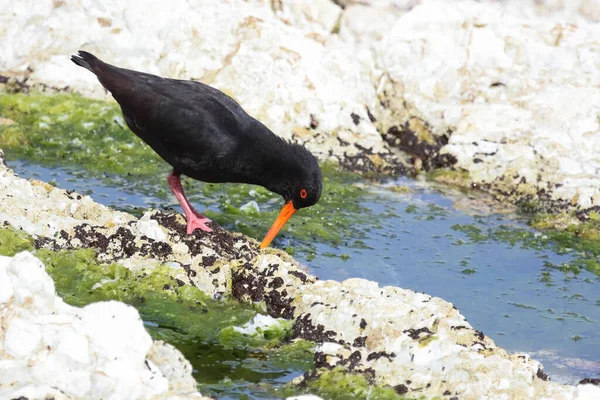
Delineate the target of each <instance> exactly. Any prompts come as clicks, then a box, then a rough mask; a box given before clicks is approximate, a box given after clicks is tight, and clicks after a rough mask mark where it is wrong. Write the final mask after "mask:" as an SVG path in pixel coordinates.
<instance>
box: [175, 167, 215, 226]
mask: <svg viewBox="0 0 600 400" xmlns="http://www.w3.org/2000/svg"><path fill="white" fill-rule="evenodd" d="M179 175H180V174H179V173H177V172H175V170H173V171H172V172H171V173H170V174H169V177H168V178H167V182H169V187H170V188H171V191H172V192H173V194H174V195H175V197H177V201H178V202H179V205H181V208H183V212H185V218H186V219H187V234H188V235H189V234H191V233H192V232H194V231H195V230H196V229H200V230H201V231H204V232H212V229H211V228H209V227H208V226H207V225H206V223H207V222H211V220H210V219H208V218H206V217H205V216H204V215H201V214H200V213H198V212H197V211H196V210H194V208H193V207H192V206H191V204H190V203H189V201H188V199H187V198H186V197H185V193H184V192H183V187H182V186H181V179H179Z"/></svg>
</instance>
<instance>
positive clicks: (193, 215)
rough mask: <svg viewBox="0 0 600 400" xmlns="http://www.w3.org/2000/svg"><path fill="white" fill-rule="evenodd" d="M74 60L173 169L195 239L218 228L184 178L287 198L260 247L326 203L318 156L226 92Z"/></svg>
mask: <svg viewBox="0 0 600 400" xmlns="http://www.w3.org/2000/svg"><path fill="white" fill-rule="evenodd" d="M71 61H73V62H74V63H75V64H77V65H79V66H81V67H83V68H86V69H88V70H89V71H91V72H93V73H94V74H95V75H96V77H97V78H98V80H99V81H100V83H101V84H102V86H104V87H105V88H106V89H107V90H108V91H109V92H110V93H111V94H112V96H113V97H114V98H115V100H116V101H117V103H119V105H120V106H121V111H122V112H123V117H124V118H125V121H126V123H127V126H128V127H129V129H131V130H132V131H133V133H135V134H136V135H137V136H139V137H140V138H141V139H142V140H143V141H144V142H146V143H147V144H148V145H149V146H150V147H151V148H152V149H153V150H154V151H156V153H158V155H159V156H160V157H162V158H163V159H164V160H165V161H166V162H167V163H169V164H170V165H171V166H172V167H173V170H172V172H171V173H170V175H169V177H168V178H167V182H168V183H169V186H170V188H171V190H172V191H173V194H175V197H177V200H178V201H179V204H180V205H181V207H182V208H183V211H184V212H185V215H186V218H187V233H188V234H191V233H192V232H193V231H194V230H195V229H200V230H203V231H206V232H211V231H212V229H211V228H210V227H209V226H208V223H209V222H211V220H209V219H208V218H206V217H205V216H203V215H201V214H199V213H198V212H196V210H194V208H193V207H192V206H191V205H190V203H189V202H188V200H187V198H186V197H185V194H184V192H183V187H182V186H181V180H180V175H182V174H183V175H186V176H188V177H190V178H193V179H197V180H199V181H203V182H212V183H222V182H236V183H250V184H255V185H261V186H264V187H265V188H267V189H268V190H270V191H272V192H275V193H278V194H280V195H281V196H283V199H284V202H285V205H284V206H283V208H282V210H281V212H280V213H279V216H278V217H277V219H276V220H275V222H274V223H273V225H272V226H271V229H269V231H268V233H267V234H266V236H265V238H264V239H263V241H262V243H261V245H260V247H261V248H265V247H267V246H268V245H269V244H270V243H271V241H272V240H273V238H274V237H275V236H276V235H277V232H279V230H280V229H281V227H282V226H283V225H284V224H285V223H286V222H287V220H288V219H289V218H290V217H291V216H292V214H294V212H296V211H297V210H299V209H300V208H304V207H310V206H312V205H314V204H315V203H316V202H317V201H319V198H320V197H321V188H322V178H321V169H320V168H319V164H318V162H317V159H316V158H315V156H314V155H313V154H311V153H310V152H309V151H308V150H307V149H306V148H305V147H304V146H301V145H298V144H293V143H290V142H287V141H286V140H284V139H282V138H280V137H279V136H277V135H275V134H274V133H273V132H271V131H270V130H269V129H268V128H267V127H266V126H264V125H263V124H261V123H260V122H259V121H257V120H256V119H254V118H252V117H251V116H250V115H248V114H247V113H246V111H244V109H243V108H242V107H241V106H240V105H239V104H238V103H237V102H236V101H235V100H233V99H232V98H231V97H229V96H227V95H226V94H225V93H223V92H221V91H219V90H217V89H215V88H213V87H210V86H208V85H205V84H203V83H200V82H195V81H185V80H177V79H167V78H161V77H159V76H155V75H151V74H146V73H143V72H138V71H132V70H128V69H124V68H119V67H116V66H113V65H110V64H107V63H105V62H103V61H102V60H100V59H98V58H97V57H95V56H94V55H92V54H90V53H88V52H85V51H79V52H78V55H73V56H71Z"/></svg>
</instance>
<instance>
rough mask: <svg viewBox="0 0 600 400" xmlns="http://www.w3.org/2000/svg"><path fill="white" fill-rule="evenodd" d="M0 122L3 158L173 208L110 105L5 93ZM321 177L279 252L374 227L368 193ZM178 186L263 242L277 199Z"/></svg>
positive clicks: (247, 190)
mask: <svg viewBox="0 0 600 400" xmlns="http://www.w3.org/2000/svg"><path fill="white" fill-rule="evenodd" d="M0 116H2V117H5V118H10V119H11V120H13V121H14V123H13V124H10V125H0V138H1V139H0V148H3V149H4V150H5V153H6V157H7V160H9V161H10V160H11V159H19V160H27V161H30V162H35V163H39V164H41V165H45V166H49V167H60V168H61V169H63V170H66V171H68V172H69V173H71V174H73V175H75V176H78V177H79V179H86V178H88V179H89V177H92V178H97V179H100V180H102V181H103V183H106V184H107V185H108V186H115V187H123V188H125V190H126V191H128V192H130V193H138V194H143V195H145V196H152V197H154V198H157V199H159V200H161V201H163V203H162V204H163V205H164V206H177V203H175V202H174V198H173V197H171V196H170V192H169V189H168V186H167V184H166V176H167V174H168V172H169V170H170V167H169V166H168V165H167V164H166V163H165V162H164V161H163V160H162V159H160V158H159V157H158V155H156V153H154V151H152V150H151V149H150V148H149V147H148V146H147V145H146V144H145V143H143V142H142V141H141V140H140V139H139V138H137V136H135V135H134V134H133V133H132V132H130V131H129V129H128V128H127V127H126V126H125V123H124V121H123V118H122V116H121V112H120V109H119V107H118V105H117V104H116V103H114V102H110V103H108V102H104V101H99V100H91V99H86V98H83V97H81V96H79V95H75V94H64V93H62V94H52V95H49V94H41V93H29V94H23V93H16V94H8V93H5V94H3V95H2V96H1V97H0ZM141 160H143V162H141ZM322 171H323V185H324V189H323V193H322V196H321V200H320V201H319V203H318V204H317V205H315V206H313V207H311V208H310V209H304V210H300V211H299V212H298V213H296V215H295V216H294V217H293V218H292V219H291V220H290V221H289V222H288V224H286V226H285V227H284V228H283V230H282V232H281V234H280V235H278V237H277V239H276V242H275V243H279V244H280V245H283V246H285V245H286V243H287V242H288V241H287V240H286V238H287V237H290V236H291V237H293V239H294V241H295V242H296V243H298V242H302V243H304V244H305V245H307V246H310V245H312V244H313V243H314V242H315V241H320V242H328V243H331V244H333V245H338V244H340V243H342V242H343V241H345V240H348V239H362V238H365V237H366V232H367V231H368V229H369V228H370V227H376V226H379V225H378V224H379V221H378V218H377V216H376V215H374V214H373V213H372V212H370V210H368V209H366V208H365V207H364V206H361V205H360V204H359V199H361V198H365V197H367V196H370V195H369V194H368V192H367V191H366V190H365V189H364V188H360V187H357V186H356V185H354V184H353V183H354V182H356V181H357V180H358V177H357V175H353V174H350V173H346V172H342V171H340V170H339V169H338V168H337V167H335V166H334V165H333V164H331V163H325V164H323V165H322ZM183 186H184V188H185V190H186V193H187V194H188V197H189V199H190V201H192V202H193V203H194V204H196V205H197V208H198V210H199V211H203V208H205V209H206V212H205V213H206V215H207V216H209V217H210V218H212V219H214V220H215V221H216V222H217V223H219V224H220V225H222V226H223V227H225V228H227V229H230V230H234V231H238V232H242V233H244V234H246V235H248V236H251V237H254V238H256V239H261V238H262V237H263V236H264V234H265V233H266V231H267V230H268V228H269V227H270V225H271V224H272V222H273V221H274V220H275V217H276V216H277V214H278V213H279V209H280V207H281V205H282V200H281V198H280V196H278V195H276V194H273V193H271V192H269V191H268V190H266V189H264V188H262V187H258V186H254V185H247V184H220V185H214V184H203V183H200V182H197V181H193V180H191V179H186V178H184V179H183ZM250 201H256V202H257V204H258V206H259V209H260V211H259V212H256V211H252V210H250V211H248V210H247V211H244V208H243V206H244V205H245V204H247V203H248V202H250ZM114 206H116V207H117V208H120V207H119V204H114ZM123 210H124V211H133V210H129V209H127V208H126V207H125V208H123ZM139 212H140V211H139V210H138V211H137V213H139ZM356 225H360V226H361V227H363V229H356V228H355V226H356ZM365 228H366V229H365Z"/></svg>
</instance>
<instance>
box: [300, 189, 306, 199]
mask: <svg viewBox="0 0 600 400" xmlns="http://www.w3.org/2000/svg"><path fill="white" fill-rule="evenodd" d="M306 196H308V193H306V189H302V190H301V191H300V197H302V198H303V199H305V198H306Z"/></svg>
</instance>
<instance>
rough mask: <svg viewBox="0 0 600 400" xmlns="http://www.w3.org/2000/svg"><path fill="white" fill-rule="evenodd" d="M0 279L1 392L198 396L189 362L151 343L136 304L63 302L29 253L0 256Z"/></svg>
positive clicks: (33, 395)
mask: <svg viewBox="0 0 600 400" xmlns="http://www.w3.org/2000/svg"><path fill="white" fill-rule="evenodd" d="M0 278H2V281H1V282H2V289H3V292H2V293H3V297H2V299H3V301H2V302H0V325H1V326H3V327H6V329H3V330H0V398H18V397H19V396H27V397H28V398H47V397H48V396H51V397H54V398H57V399H62V398H89V399H100V398H104V399H124V398H127V399H142V398H157V399H159V398H178V396H181V397H186V398H200V397H201V396H200V394H199V393H198V392H197V391H196V389H195V382H194V379H193V378H192V376H191V371H192V369H191V366H190V364H189V362H188V361H187V360H185V359H184V358H183V356H182V355H181V353H179V351H177V350H176V349H174V348H173V347H170V346H168V345H165V344H164V343H162V342H153V341H152V339H151V338H150V335H149V334H148V332H146V330H145V329H144V326H143V323H142V321H141V319H140V316H139V314H138V312H137V310H136V309H135V308H133V307H131V306H128V305H125V304H123V303H119V302H115V301H109V302H102V303H94V304H90V305H88V306H86V307H84V308H81V309H79V308H76V307H72V306H69V305H67V304H65V303H64V302H63V301H62V300H61V299H60V298H59V297H57V296H56V294H55V292H54V284H53V282H52V279H51V278H50V277H49V276H48V274H47V273H46V272H45V269H44V266H43V265H42V263H41V262H40V261H39V260H38V259H37V258H35V257H34V256H33V255H31V254H30V253H28V252H22V253H19V254H17V255H16V256H15V257H12V258H10V257H1V258H0ZM9 295H10V297H9ZM160 354H163V356H159V355H160ZM165 355H168V357H167V356H165ZM165 363H167V365H165ZM162 371H165V372H164V373H163V372H162ZM56 391H58V392H56ZM15 396H16V397H15Z"/></svg>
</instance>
